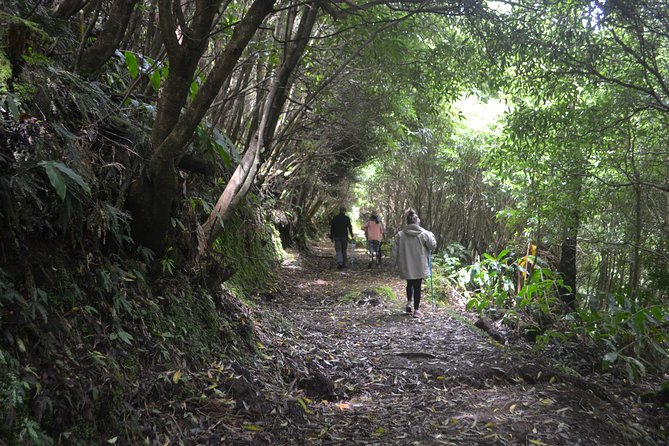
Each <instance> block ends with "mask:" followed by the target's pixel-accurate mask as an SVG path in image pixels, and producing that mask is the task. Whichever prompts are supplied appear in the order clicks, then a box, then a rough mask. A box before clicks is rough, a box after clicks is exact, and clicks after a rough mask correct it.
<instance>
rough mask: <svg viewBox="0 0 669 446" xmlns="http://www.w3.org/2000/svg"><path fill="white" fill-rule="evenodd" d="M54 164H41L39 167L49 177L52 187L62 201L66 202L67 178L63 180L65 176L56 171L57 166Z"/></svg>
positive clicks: (51, 162) (50, 162)
mask: <svg viewBox="0 0 669 446" xmlns="http://www.w3.org/2000/svg"><path fill="white" fill-rule="evenodd" d="M54 164H55V161H40V162H39V165H40V166H42V168H43V169H44V171H45V172H46V174H47V176H48V177H49V181H50V182H51V185H52V186H53V188H54V189H55V190H56V194H57V195H58V197H59V198H60V199H61V201H64V200H65V194H66V193H67V185H66V184H65V178H63V176H62V175H61V174H60V172H59V169H56V166H55V165H54Z"/></svg>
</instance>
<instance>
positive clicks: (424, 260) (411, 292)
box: [392, 209, 437, 318]
mask: <svg viewBox="0 0 669 446" xmlns="http://www.w3.org/2000/svg"><path fill="white" fill-rule="evenodd" d="M406 222H407V225H406V226H405V227H404V228H403V229H402V230H401V231H400V232H398V233H397V235H396V236H395V243H394V244H393V250H392V258H393V263H394V264H395V267H396V268H397V269H399V272H400V278H402V279H404V280H406V281H407V288H406V291H407V305H406V309H405V311H406V313H407V314H412V312H413V317H415V318H419V317H421V316H422V315H423V314H422V312H421V311H420V309H419V307H420V297H421V285H422V283H423V279H424V278H426V277H427V276H429V275H430V254H431V253H432V251H434V249H435V248H436V247H437V241H436V239H435V238H434V234H432V233H431V232H430V231H428V230H426V229H424V228H422V227H421V226H420V218H418V214H416V211H414V210H413V209H409V210H408V211H407V213H406ZM412 302H413V306H412Z"/></svg>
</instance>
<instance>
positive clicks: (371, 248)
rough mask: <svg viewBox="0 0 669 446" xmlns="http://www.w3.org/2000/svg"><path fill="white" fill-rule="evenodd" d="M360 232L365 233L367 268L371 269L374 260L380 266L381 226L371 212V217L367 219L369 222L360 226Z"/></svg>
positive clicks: (376, 216) (374, 214)
mask: <svg viewBox="0 0 669 446" xmlns="http://www.w3.org/2000/svg"><path fill="white" fill-rule="evenodd" d="M362 230H363V231H365V238H366V239H367V251H368V252H369V265H367V268H371V267H372V263H373V262H374V259H375V258H376V262H377V263H378V264H381V241H382V240H383V224H381V220H379V216H378V215H376V212H374V211H372V215H371V216H370V217H369V220H367V221H366V222H365V224H364V225H362Z"/></svg>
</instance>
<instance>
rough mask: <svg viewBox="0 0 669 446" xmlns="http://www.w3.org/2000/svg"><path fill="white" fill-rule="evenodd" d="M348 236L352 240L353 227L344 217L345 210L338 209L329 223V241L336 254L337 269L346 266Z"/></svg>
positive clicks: (348, 219)
mask: <svg viewBox="0 0 669 446" xmlns="http://www.w3.org/2000/svg"><path fill="white" fill-rule="evenodd" d="M349 234H350V236H351V239H352V238H353V226H351V219H350V218H348V216H347V215H346V208H344V207H340V208H339V214H338V215H336V216H335V217H334V218H333V219H332V221H330V240H332V241H333V242H334V245H335V253H336V254H337V269H343V268H344V267H345V266H346V249H347V247H348V240H349V237H348V236H349Z"/></svg>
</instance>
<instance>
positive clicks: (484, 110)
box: [453, 96, 508, 133]
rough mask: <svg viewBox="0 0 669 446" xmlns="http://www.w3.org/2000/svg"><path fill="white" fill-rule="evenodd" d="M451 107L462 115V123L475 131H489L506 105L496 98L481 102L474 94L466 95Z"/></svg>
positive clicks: (501, 114) (505, 108)
mask: <svg viewBox="0 0 669 446" xmlns="http://www.w3.org/2000/svg"><path fill="white" fill-rule="evenodd" d="M453 107H454V108H455V109H456V110H458V111H459V112H460V114H461V115H462V116H463V118H464V119H463V120H462V124H463V125H464V126H465V127H467V128H469V129H471V130H473V131H476V132H484V133H487V132H490V131H491V130H493V128H494V126H495V124H496V123H497V122H498V121H499V120H500V119H501V118H502V116H503V114H504V112H505V111H506V110H507V108H508V106H507V105H506V104H505V103H504V102H502V101H500V100H498V99H488V100H487V101H486V102H483V101H482V100H481V99H480V98H478V97H476V96H467V97H463V98H462V99H460V100H458V101H457V102H455V103H454V104H453Z"/></svg>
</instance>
